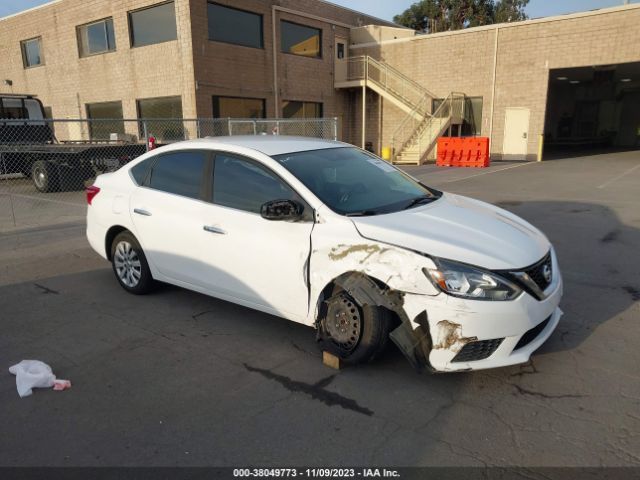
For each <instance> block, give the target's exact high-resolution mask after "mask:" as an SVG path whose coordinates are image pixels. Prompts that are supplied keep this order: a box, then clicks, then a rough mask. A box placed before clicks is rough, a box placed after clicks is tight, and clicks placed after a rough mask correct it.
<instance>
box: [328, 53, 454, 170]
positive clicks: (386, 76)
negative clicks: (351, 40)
mask: <svg viewBox="0 0 640 480" xmlns="http://www.w3.org/2000/svg"><path fill="white" fill-rule="evenodd" d="M335 87H336V88H354V87H367V88H370V89H371V90H373V91H374V92H376V93H377V94H378V95H380V96H381V97H383V98H384V99H386V100H388V101H390V102H391V103H393V104H394V105H395V106H396V107H398V108H400V109H401V110H402V111H404V112H405V113H406V114H407V116H406V117H405V118H404V120H403V121H402V122H401V123H400V125H399V126H398V128H397V130H396V131H395V132H394V134H393V148H394V152H395V154H394V163H403V164H410V163H412V164H420V163H421V162H422V161H423V159H425V158H426V157H427V155H428V154H429V153H430V152H431V150H432V149H433V148H434V147H435V145H436V143H437V139H438V137H439V136H441V135H442V134H443V133H444V132H445V131H446V130H447V129H448V128H449V127H450V126H451V125H459V124H461V123H462V119H463V118H464V95H462V94H451V95H449V97H447V98H446V99H445V100H444V101H442V103H441V104H440V106H439V107H438V108H437V109H436V111H435V112H434V113H431V109H432V106H433V104H434V102H435V101H437V100H436V96H435V95H434V94H433V93H431V92H430V91H429V90H427V89H426V88H424V87H423V86H422V85H420V84H419V83H417V82H416V81H414V80H412V79H411V78H409V77H408V76H406V75H405V74H403V73H402V72H400V71H399V70H396V69H395V68H393V67H391V66H390V65H387V64H386V63H384V62H380V61H378V60H376V59H374V58H372V57H370V56H368V55H364V56H359V57H349V58H348V59H343V60H338V61H336V73H335ZM460 97H461V98H462V101H460Z"/></svg>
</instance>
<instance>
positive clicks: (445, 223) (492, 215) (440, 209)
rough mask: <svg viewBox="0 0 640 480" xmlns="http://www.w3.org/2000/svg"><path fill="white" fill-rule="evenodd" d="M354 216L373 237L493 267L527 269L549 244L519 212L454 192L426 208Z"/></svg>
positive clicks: (360, 228)
mask: <svg viewBox="0 0 640 480" xmlns="http://www.w3.org/2000/svg"><path fill="white" fill-rule="evenodd" d="M352 220H353V222H354V224H355V226H356V228H357V229H358V231H359V232H360V234H361V235H362V236H363V237H365V238H368V239H370V240H376V241H379V242H383V243H389V244H393V245H396V246H399V247H404V248H408V249H411V250H415V251H418V252H421V253H425V254H427V255H431V256H435V257H441V258H447V259H450V260H455V261H458V262H463V263H468V264H472V265H477V266H480V267H484V268H487V269H491V270H506V269H521V268H523V267H527V266H529V265H532V264H534V263H536V262H537V261H538V260H540V259H541V258H542V257H544V256H545V255H546V254H547V252H548V251H549V249H550V248H551V245H550V243H549V240H547V238H546V237H545V236H544V234H543V233H542V232H540V231H539V230H538V229H537V228H535V227H534V226H532V225H530V224H529V223H527V222H526V221H524V220H522V219H521V218H519V217H517V216H516V215H513V214H512V213H510V212H507V211H506V210H503V209H501V208H498V207H494V206H493V205H490V204H488V203H485V202H481V201H479V200H473V199H471V198H467V197H462V196H460V195H454V194H450V193H445V194H444V195H443V196H442V197H441V198H440V199H438V200H436V201H435V202H433V203H430V204H427V205H425V206H421V207H417V208H412V209H409V210H405V211H401V212H396V213H391V214H387V215H376V216H371V217H357V218H352Z"/></svg>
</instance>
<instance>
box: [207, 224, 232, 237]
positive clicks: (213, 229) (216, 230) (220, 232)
mask: <svg viewBox="0 0 640 480" xmlns="http://www.w3.org/2000/svg"><path fill="white" fill-rule="evenodd" d="M202 228H203V229H204V231H205V232H209V233H217V234H218V235H226V234H227V232H225V231H224V230H223V229H221V228H218V227H212V226H211V225H205V226H204V227H202Z"/></svg>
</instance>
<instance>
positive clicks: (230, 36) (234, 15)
mask: <svg viewBox="0 0 640 480" xmlns="http://www.w3.org/2000/svg"><path fill="white" fill-rule="evenodd" d="M207 11H208V17H209V40H215V41H216V42H225V43H233V44H235V45H243V46H245V47H254V48H263V43H262V15H258V14H257V13H251V12H245V11H244V10H238V9H237V8H230V7H223V6H222V5H218V4H217V3H209V4H208V6H207Z"/></svg>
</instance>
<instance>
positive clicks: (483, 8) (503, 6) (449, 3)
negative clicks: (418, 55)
mask: <svg viewBox="0 0 640 480" xmlns="http://www.w3.org/2000/svg"><path fill="white" fill-rule="evenodd" d="M528 3H529V0H421V1H419V2H416V3H414V4H413V5H411V6H410V7H409V8H408V9H407V10H405V11H404V12H402V13H401V14H400V15H396V16H395V17H394V18H393V21H394V22H395V23H397V24H399V25H404V26H405V27H409V28H413V29H415V30H418V31H420V32H424V33H436V32H443V31H447V30H460V29H462V28H468V27H477V26H480V25H490V24H493V23H501V22H515V21H518V20H526V19H527V15H526V13H525V11H524V9H525V7H526V6H527V4H528Z"/></svg>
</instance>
